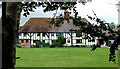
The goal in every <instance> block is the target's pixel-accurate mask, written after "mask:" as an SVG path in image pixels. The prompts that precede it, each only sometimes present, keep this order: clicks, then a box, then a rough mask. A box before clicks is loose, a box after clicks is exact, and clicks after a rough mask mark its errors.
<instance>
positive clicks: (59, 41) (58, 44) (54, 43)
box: [51, 35, 64, 47]
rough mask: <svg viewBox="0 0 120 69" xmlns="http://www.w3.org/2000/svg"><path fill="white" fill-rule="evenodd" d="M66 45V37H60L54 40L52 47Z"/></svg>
mask: <svg viewBox="0 0 120 69" xmlns="http://www.w3.org/2000/svg"><path fill="white" fill-rule="evenodd" d="M63 43H64V36H63V35H58V39H57V40H54V41H53V43H52V45H51V47H62V46H63Z"/></svg>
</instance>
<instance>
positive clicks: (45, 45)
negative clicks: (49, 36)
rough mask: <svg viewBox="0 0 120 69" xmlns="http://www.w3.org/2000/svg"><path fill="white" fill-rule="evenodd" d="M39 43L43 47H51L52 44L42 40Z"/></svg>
mask: <svg viewBox="0 0 120 69" xmlns="http://www.w3.org/2000/svg"><path fill="white" fill-rule="evenodd" d="M39 45H40V46H42V47H49V46H50V44H49V43H45V42H42V41H40V43H39Z"/></svg>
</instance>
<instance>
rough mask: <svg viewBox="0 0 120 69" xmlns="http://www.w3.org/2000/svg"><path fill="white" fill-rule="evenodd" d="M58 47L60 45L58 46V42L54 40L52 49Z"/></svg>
mask: <svg viewBox="0 0 120 69" xmlns="http://www.w3.org/2000/svg"><path fill="white" fill-rule="evenodd" d="M58 46H59V44H58V42H57V40H53V43H52V45H51V46H50V47H52V48H53V47H58Z"/></svg>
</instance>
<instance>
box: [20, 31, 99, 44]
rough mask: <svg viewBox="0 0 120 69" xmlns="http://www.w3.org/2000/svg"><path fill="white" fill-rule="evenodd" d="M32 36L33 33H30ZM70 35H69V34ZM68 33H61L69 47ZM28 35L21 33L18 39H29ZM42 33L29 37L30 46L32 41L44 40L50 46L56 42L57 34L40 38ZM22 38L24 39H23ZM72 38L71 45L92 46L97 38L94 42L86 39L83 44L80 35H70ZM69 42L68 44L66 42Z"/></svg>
mask: <svg viewBox="0 0 120 69" xmlns="http://www.w3.org/2000/svg"><path fill="white" fill-rule="evenodd" d="M32 34H33V33H32ZM70 34H71V33H70ZM70 34H68V33H66V34H65V33H63V36H64V38H66V44H68V45H69V46H70V45H71V36H70ZM29 35H30V33H28V35H26V36H24V34H23V33H21V36H20V35H19V39H30V36H29ZM42 35H43V33H40V35H39V36H37V33H34V35H33V36H32V37H31V44H35V43H33V40H41V41H42V40H45V42H46V43H49V44H52V40H57V36H56V35H57V33H54V36H52V33H47V35H48V36H49V38H48V36H47V35H45V36H42ZM23 36H24V37H23ZM72 36H73V45H85V44H86V45H93V44H97V38H96V40H95V42H88V39H86V43H85V39H82V37H84V35H82V37H76V33H72ZM76 39H82V43H76ZM68 41H70V42H68Z"/></svg>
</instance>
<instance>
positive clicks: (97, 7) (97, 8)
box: [0, 0, 119, 26]
mask: <svg viewBox="0 0 120 69" xmlns="http://www.w3.org/2000/svg"><path fill="white" fill-rule="evenodd" d="M118 1H119V0H92V2H88V3H86V5H82V4H81V3H79V4H77V5H76V6H77V11H78V16H81V17H82V18H86V19H87V20H88V21H90V20H89V19H88V17H87V15H90V16H94V15H93V12H92V10H94V12H95V13H96V14H97V16H98V18H101V19H102V20H105V21H106V22H108V23H111V22H114V23H115V24H118V11H117V6H115V5H114V4H117V3H118ZM34 11H35V12H31V13H30V15H29V16H28V17H24V16H23V13H24V12H23V11H22V13H21V19H20V26H23V25H24V24H25V23H26V22H27V21H28V20H29V19H30V18H52V17H53V14H54V13H55V11H51V12H46V13H44V12H43V8H42V7H39V8H37V9H34ZM0 12H1V9H0ZM57 12H58V13H57V15H59V14H61V13H63V12H64V11H61V10H58V11H57ZM0 15H2V14H1V13H0ZM72 15H73V14H71V16H72ZM90 22H93V21H90Z"/></svg>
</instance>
